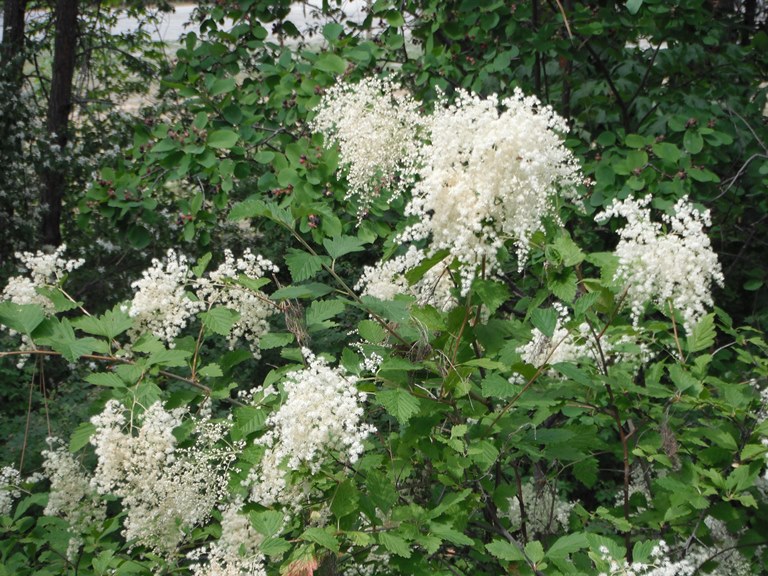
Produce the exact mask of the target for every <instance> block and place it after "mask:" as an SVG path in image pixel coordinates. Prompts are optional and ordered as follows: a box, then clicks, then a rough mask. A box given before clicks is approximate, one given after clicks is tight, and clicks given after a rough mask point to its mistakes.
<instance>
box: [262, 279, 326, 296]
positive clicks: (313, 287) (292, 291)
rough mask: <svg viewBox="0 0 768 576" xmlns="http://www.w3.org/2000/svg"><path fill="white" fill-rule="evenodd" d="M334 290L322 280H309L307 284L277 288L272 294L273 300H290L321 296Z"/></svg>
mask: <svg viewBox="0 0 768 576" xmlns="http://www.w3.org/2000/svg"><path fill="white" fill-rule="evenodd" d="M331 292H333V288H331V287H330V286H328V285H327V284H321V283H320V282H307V283H306V284H297V285H294V286H286V287H284V288H280V289H279V290H276V291H275V292H274V293H273V294H272V299H273V300H289V299H294V298H296V299H300V298H320V297H322V296H325V295H327V294H330V293H331Z"/></svg>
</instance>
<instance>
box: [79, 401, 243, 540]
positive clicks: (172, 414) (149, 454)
mask: <svg viewBox="0 0 768 576" xmlns="http://www.w3.org/2000/svg"><path fill="white" fill-rule="evenodd" d="M184 414H185V410H184V409H174V410H171V411H167V410H165V409H164V408H163V406H162V404H161V403H159V402H157V403H155V404H153V405H152V406H150V407H149V408H148V409H147V410H146V411H145V412H144V413H143V414H142V415H141V417H140V418H139V417H138V416H137V415H135V414H134V413H133V412H132V411H129V410H126V409H125V408H124V407H123V405H122V404H121V403H120V402H118V401H116V400H110V401H109V402H107V405H106V406H105V408H104V411H103V412H102V413H101V414H99V415H97V416H94V417H93V418H92V419H91V422H92V423H93V424H94V425H95V427H96V431H95V433H94V435H93V436H92V437H91V444H93V445H94V446H95V452H96V456H97V458H98V463H97V466H96V470H95V472H94V475H93V478H92V480H91V484H92V486H93V487H94V488H95V489H96V490H97V491H98V492H99V493H100V494H113V495H115V496H117V497H119V498H120V499H121V500H122V505H123V507H124V509H125V510H126V511H127V517H126V521H125V530H124V535H125V537H126V539H127V540H129V541H133V542H135V543H136V544H139V545H143V546H146V547H147V548H149V549H151V550H153V551H155V552H158V553H166V554H168V553H172V552H173V551H174V550H175V549H176V547H177V546H178V545H179V544H180V543H181V542H182V541H183V540H184V538H185V537H186V535H187V533H188V532H189V530H190V529H192V528H193V527H195V526H198V525H201V524H203V523H204V522H205V521H207V520H208V518H209V516H210V514H211V511H212V510H213V507H214V506H215V505H216V503H217V502H219V501H220V500H222V499H224V498H225V497H226V494H227V486H226V484H227V478H226V475H227V471H228V469H229V467H230V465H231V464H232V462H233V461H234V459H235V455H234V453H233V451H232V450H224V449H219V448H217V447H216V443H217V442H218V441H220V440H221V439H222V437H223V436H224V435H225V434H226V433H227V432H228V430H229V427H230V426H229V425H228V424H226V423H225V424H223V425H222V424H214V423H212V422H210V421H208V420H207V419H206V418H203V419H202V420H200V421H197V422H196V430H195V432H196V442H195V443H194V444H193V446H192V447H191V448H180V447H178V446H177V444H178V442H177V440H176V437H175V436H174V434H173V431H174V429H175V428H177V427H178V426H180V425H181V423H182V417H183V416H184ZM138 422H140V423H138Z"/></svg>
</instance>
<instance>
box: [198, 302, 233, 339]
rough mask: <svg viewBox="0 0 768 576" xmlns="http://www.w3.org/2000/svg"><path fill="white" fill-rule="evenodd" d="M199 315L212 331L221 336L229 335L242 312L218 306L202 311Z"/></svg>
mask: <svg viewBox="0 0 768 576" xmlns="http://www.w3.org/2000/svg"><path fill="white" fill-rule="evenodd" d="M198 317H199V318H200V320H201V321H202V323H203V325H204V326H205V327H206V328H208V330H210V331H211V332H214V333H215V334H219V335H220V336H228V335H229V333H230V331H231V330H232V326H234V325H235V322H237V321H238V320H239V319H240V314H239V313H238V312H235V311H234V310H230V309H229V308H225V307H223V306H216V307H214V308H211V309H210V310H206V311H203V312H200V313H199V314H198Z"/></svg>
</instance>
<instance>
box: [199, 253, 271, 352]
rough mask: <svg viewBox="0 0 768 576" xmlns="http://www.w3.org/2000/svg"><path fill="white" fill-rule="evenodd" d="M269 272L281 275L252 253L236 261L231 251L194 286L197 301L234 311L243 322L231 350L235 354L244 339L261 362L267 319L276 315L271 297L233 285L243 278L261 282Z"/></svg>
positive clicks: (233, 333) (232, 335)
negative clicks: (234, 350) (261, 341)
mask: <svg viewBox="0 0 768 576" xmlns="http://www.w3.org/2000/svg"><path fill="white" fill-rule="evenodd" d="M268 272H275V273H277V272H279V269H278V268H277V266H275V265H274V264H272V262H270V261H269V260H267V259H266V258H263V257H262V256H261V255H256V254H253V253H252V252H251V251H250V250H249V249H247V248H246V250H245V251H244V252H243V256H242V258H238V259H235V257H234V256H233V255H232V251H231V250H228V249H227V250H225V251H224V262H223V263H222V264H221V265H220V266H219V267H218V268H217V269H216V270H214V271H213V272H211V273H210V274H209V275H208V277H207V278H200V279H198V280H197V281H196V282H195V286H196V288H197V292H196V294H197V297H198V298H199V299H200V300H201V301H203V302H206V303H208V305H209V306H211V305H214V304H215V305H221V306H225V307H226V308H229V309H231V310H235V311H236V312H238V313H239V314H240V318H239V319H238V320H237V322H235V324H234V325H233V326H232V328H231V330H230V332H229V337H228V339H229V349H230V350H232V349H233V348H234V346H235V344H236V343H237V341H238V340H239V339H241V338H243V339H245V340H246V341H247V342H248V343H249V345H250V348H251V352H253V355H254V357H255V358H259V357H260V356H261V353H260V351H259V341H260V339H261V337H262V336H263V335H264V334H266V333H267V332H269V324H268V323H267V318H269V317H270V316H272V315H273V314H275V312H277V307H276V306H275V305H274V303H273V302H272V301H270V299H269V297H268V296H267V295H266V294H264V293H263V292H261V291H259V290H252V289H249V288H245V287H243V286H241V285H239V284H236V283H234V280H236V279H237V278H239V277H240V276H243V277H245V279H246V280H259V279H261V278H263V277H264V276H265V275H266V274H267V273H268Z"/></svg>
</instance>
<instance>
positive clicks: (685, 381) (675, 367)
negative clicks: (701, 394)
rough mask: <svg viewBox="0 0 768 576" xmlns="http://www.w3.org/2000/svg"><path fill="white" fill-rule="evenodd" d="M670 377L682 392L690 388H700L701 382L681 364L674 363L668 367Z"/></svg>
mask: <svg viewBox="0 0 768 576" xmlns="http://www.w3.org/2000/svg"><path fill="white" fill-rule="evenodd" d="M668 371H669V377H670V378H671V379H672V382H673V383H674V385H675V386H677V389H678V390H679V391H680V392H685V391H686V390H688V389H689V388H693V389H694V390H700V389H701V384H700V383H699V381H698V380H697V379H696V378H694V377H693V376H692V375H691V374H690V373H689V372H688V371H687V370H685V368H683V367H681V366H680V365H679V364H672V365H671V366H669V367H668Z"/></svg>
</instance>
